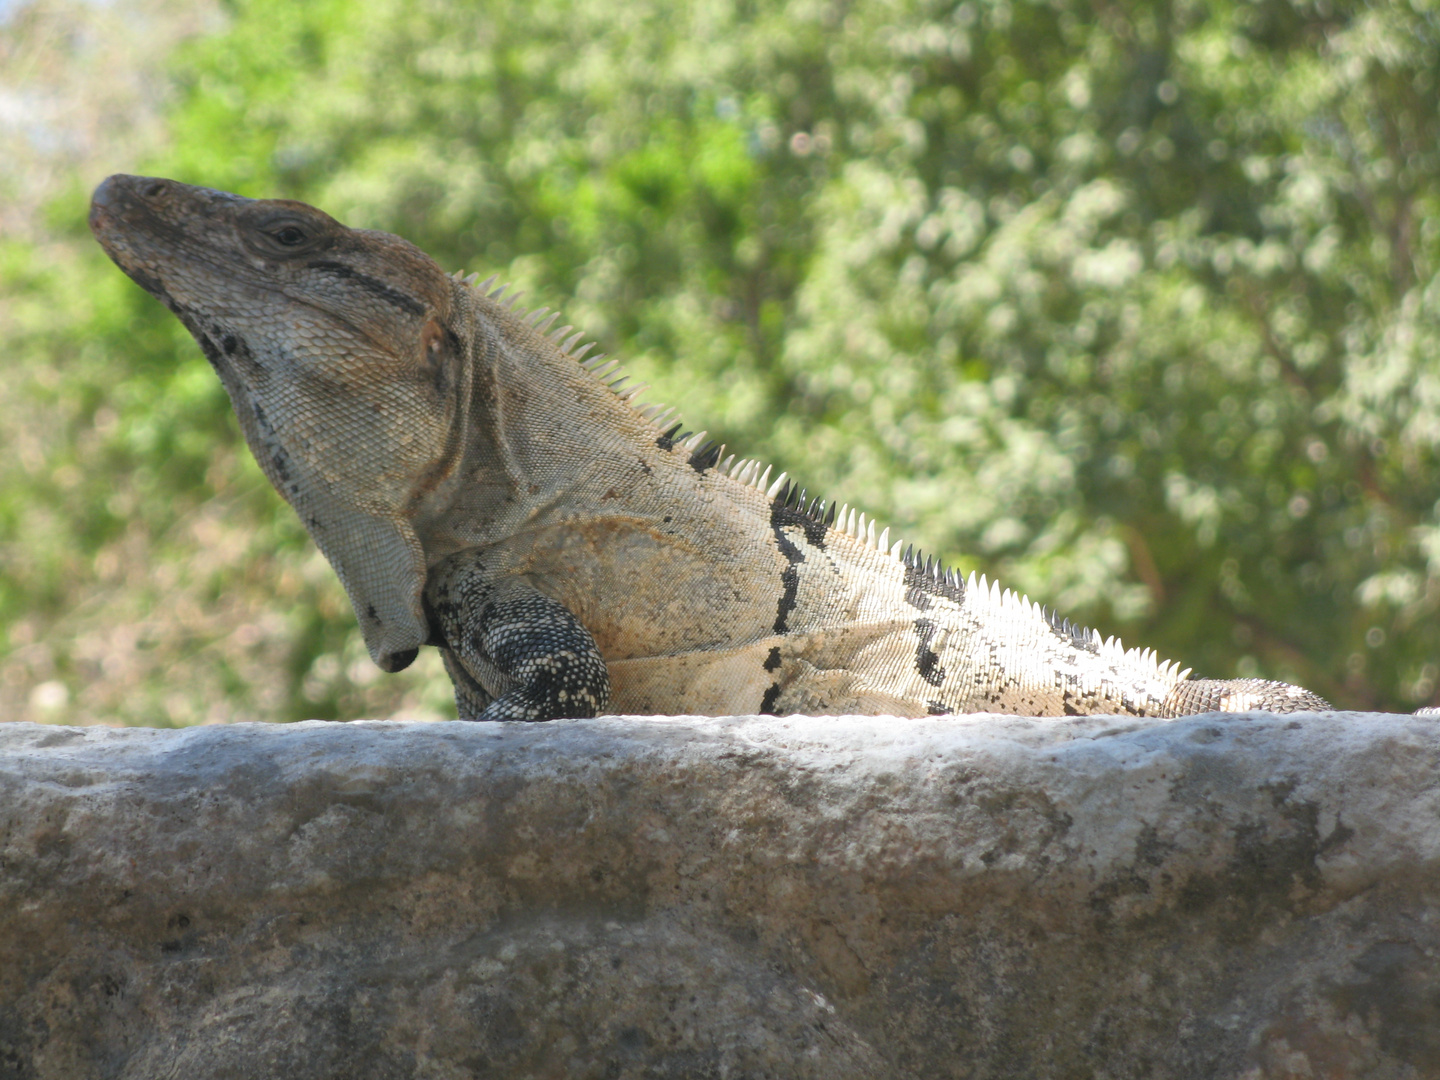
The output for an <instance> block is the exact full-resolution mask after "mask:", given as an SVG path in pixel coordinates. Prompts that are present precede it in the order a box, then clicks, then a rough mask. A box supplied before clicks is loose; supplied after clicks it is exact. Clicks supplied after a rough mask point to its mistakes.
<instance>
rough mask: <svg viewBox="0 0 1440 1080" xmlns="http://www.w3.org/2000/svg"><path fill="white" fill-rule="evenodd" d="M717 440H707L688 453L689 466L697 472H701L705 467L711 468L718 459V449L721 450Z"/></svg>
mask: <svg viewBox="0 0 1440 1080" xmlns="http://www.w3.org/2000/svg"><path fill="white" fill-rule="evenodd" d="M723 449H724V447H722V446H721V445H720V444H719V443H718V442H707V443H706V444H705V445H704V446H702V447H700V448H699V449H698V450H696V451H695V452H694V453H693V454H691V455H690V462H689V464H690V467H691V468H692V469H694V470H695V471H696V472H697V473H703V472H704V471H705V470H706V469H713V468H714V467H715V466H716V465H717V464H718V463H719V461H720V451H721V450H723Z"/></svg>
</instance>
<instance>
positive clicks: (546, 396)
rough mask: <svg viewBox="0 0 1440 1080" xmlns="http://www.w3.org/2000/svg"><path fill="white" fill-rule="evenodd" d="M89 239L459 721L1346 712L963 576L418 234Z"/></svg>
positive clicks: (282, 221) (143, 180) (183, 206)
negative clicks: (427, 652) (674, 400)
mask: <svg viewBox="0 0 1440 1080" xmlns="http://www.w3.org/2000/svg"><path fill="white" fill-rule="evenodd" d="M91 227H92V229H93V230H94V232H95V235H96V237H97V238H98V239H99V240H100V243H101V244H102V245H103V246H104V247H105V250H106V251H107V252H108V253H109V254H110V256H111V258H113V259H114V260H115V262H116V263H117V264H118V265H119V266H120V267H121V269H123V270H124V271H125V272H126V273H127V274H129V275H130V276H131V277H132V278H133V279H134V280H135V281H136V282H137V283H139V284H140V285H141V286H142V287H144V288H145V289H147V290H148V291H149V292H151V293H152V294H153V295H155V296H156V297H157V298H159V299H160V300H161V301H162V302H164V303H165V304H166V305H167V306H168V307H169V308H170V309H171V310H172V311H173V312H174V313H175V314H176V315H177V316H178V317H179V318H180V319H181V321H182V322H183V323H184V324H185V326H186V327H187V328H188V329H189V330H190V332H191V333H192V334H193V335H194V336H195V339H196V340H197V342H199V344H200V346H201V348H202V350H203V351H204V352H205V355H206V356H207V358H209V360H210V361H211V363H212V364H213V365H214V367H215V369H216V371H217V372H218V373H219V375H220V378H221V380H222V381H223V382H224V384H225V387H226V390H227V391H228V392H229V395H230V399H231V402H232V403H233V405H234V407H235V410H236V414H237V416H238V417H239V420H240V425H241V428H242V430H243V431H244V433H245V437H246V439H247V441H248V442H249V444H250V447H251V449H252V451H253V452H254V453H255V456H256V458H257V459H258V460H259V462H260V465H261V467H262V468H263V469H264V470H265V472H266V475H267V476H268V477H269V478H270V480H271V481H272V483H274V484H275V487H276V489H277V490H278V491H279V492H280V494H281V495H282V496H283V497H284V498H285V499H286V500H287V501H288V502H290V504H291V505H292V506H294V507H295V509H296V510H297V512H298V513H299V514H300V516H301V520H302V521H303V522H304V524H305V527H306V529H307V530H308V531H309V533H310V535H311V536H312V537H313V538H314V539H315V541H316V543H317V544H318V545H319V547H320V549H321V550H322V551H323V552H324V553H325V555H326V557H327V558H328V559H329V560H330V562H331V565H332V566H334V568H335V570H336V572H337V573H338V574H339V576H340V579H341V581H342V582H343V583H344V585H345V588H346V590H347V592H348V593H349V595H350V599H351V601H352V604H353V605H354V608H355V612H356V615H357V617H358V618H359V620H360V626H361V629H362V631H363V633H364V635H365V641H366V644H367V646H368V648H369V650H370V653H371V656H372V657H373V658H374V659H375V661H376V663H377V664H379V665H380V666H381V667H382V668H384V669H385V670H387V671H396V670H399V669H400V668H403V667H405V666H406V665H407V664H409V663H410V662H411V661H412V660H413V659H414V657H415V655H416V651H417V650H418V649H419V648H420V647H421V646H423V645H433V646H436V647H438V648H440V649H441V650H442V652H443V655H444V657H445V663H446V668H447V670H448V671H449V673H450V675H451V678H452V680H453V681H454V683H455V688H456V700H457V703H458V706H459V709H460V715H461V716H462V717H464V718H472V719H474V718H484V719H548V718H552V717H561V716H590V715H595V714H596V713H598V712H600V711H604V710H607V709H608V710H610V711H614V712H623V713H664V714H683V713H698V714H733V713H754V712H761V713H780V714H784V713H792V712H800V713H885V714H896V715H912V716H913V715H924V714H927V713H930V714H943V713H958V712H975V711H988V712H1009V713H1025V714H1032V715H1061V714H1080V713H1093V712H1105V713H1126V714H1132V715H1151V716H1155V715H1158V716H1175V715H1180V714H1183V713H1189V712H1197V711H1206V710H1210V709H1228V710H1238V709H1249V708H1261V709H1272V710H1276V711H1291V710H1295V709H1311V708H1328V705H1327V704H1326V703H1325V702H1324V701H1323V700H1322V699H1320V698H1318V697H1316V696H1315V695H1313V694H1310V693H1309V692H1308V691H1305V690H1302V689H1300V688H1297V687H1293V686H1289V685H1287V684H1284V683H1274V682H1267V681H1263V680H1254V679H1242V680H1229V681H1208V680H1190V679H1187V675H1188V672H1187V671H1182V670H1180V668H1179V667H1178V665H1175V664H1171V663H1160V662H1158V661H1157V659H1156V657H1155V656H1154V654H1153V653H1151V652H1148V651H1147V652H1137V651H1133V650H1132V651H1128V652H1127V651H1125V650H1124V649H1123V648H1121V646H1120V645H1119V644H1118V643H1117V642H1114V641H1108V642H1106V641H1102V640H1101V639H1100V637H1099V635H1098V634H1096V633H1094V632H1093V631H1090V630H1086V629H1082V628H1078V627H1074V626H1072V625H1071V624H1069V623H1068V622H1066V621H1064V620H1062V619H1059V618H1057V617H1055V616H1054V615H1052V614H1050V613H1049V612H1047V611H1045V610H1043V609H1041V608H1040V607H1038V606H1036V605H1034V604H1031V603H1030V602H1029V601H1028V600H1026V599H1024V598H1023V597H1020V596H1017V595H1015V594H1012V593H1010V592H1008V591H1005V592H1002V591H1001V590H1000V589H999V588H998V586H994V585H991V584H988V583H986V582H985V580H984V579H983V578H976V577H974V576H972V577H970V578H969V579H968V580H961V579H960V578H959V577H958V576H956V575H955V574H954V573H953V572H951V571H947V570H945V569H943V568H941V567H940V566H938V565H937V564H936V563H934V562H933V560H929V559H923V558H922V557H921V556H918V555H916V554H915V553H913V551H911V550H909V549H905V550H902V548H901V545H900V544H899V543H892V542H891V540H890V538H889V535H888V532H887V531H881V532H879V533H878V534H877V532H876V527H875V524H874V522H873V521H870V520H868V519H867V518H866V517H865V516H864V515H862V514H859V513H857V512H856V511H855V510H853V509H852V508H849V507H839V508H837V507H836V506H835V505H834V504H833V503H827V502H824V501H822V500H820V499H816V498H811V497H809V496H808V495H807V493H806V492H805V491H803V490H802V489H800V488H798V487H797V486H796V485H795V484H794V483H792V482H791V481H790V480H788V479H787V478H786V477H785V476H784V475H783V474H781V475H780V476H776V477H772V476H771V470H770V469H768V468H762V467H761V465H760V464H759V463H757V462H753V461H746V460H736V458H735V457H734V456H733V455H732V456H725V455H724V448H723V447H719V446H716V445H715V444H713V443H710V442H706V441H705V440H704V435H703V433H701V434H698V435H689V434H683V433H681V432H680V430H679V428H678V426H677V425H675V424H673V423H672V422H671V421H670V419H669V413H668V411H667V410H661V409H660V408H659V407H658V406H651V407H648V408H638V407H636V406H635V405H634V404H633V391H631V390H628V389H626V388H625V387H624V386H622V383H623V382H624V380H623V379H619V378H617V377H616V373H615V372H614V371H613V365H611V364H605V363H602V362H600V361H599V360H587V359H585V355H586V351H587V349H588V346H587V347H585V348H578V347H577V346H578V345H579V342H580V338H581V335H579V334H574V333H572V332H571V331H572V328H571V327H568V326H566V327H562V328H560V329H558V330H556V329H552V324H553V323H554V321H555V318H556V316H554V315H551V314H547V310H546V309H540V310H538V311H534V312H526V311H524V310H523V309H521V308H518V307H516V306H515V303H514V301H515V297H513V296H512V297H510V298H508V299H506V298H505V297H504V295H503V294H504V288H503V287H502V288H500V289H497V290H495V291H493V292H487V287H488V284H489V283H486V285H485V286H481V287H478V288H477V287H474V286H473V285H472V284H471V283H470V281H462V280H460V279H459V278H458V276H457V277H451V276H447V275H446V274H445V273H444V272H443V271H442V270H441V269H440V268H439V267H438V266H437V265H436V264H435V263H434V262H433V261H432V260H431V259H429V258H428V257H427V256H426V255H424V254H423V253H422V252H420V251H419V250H418V249H417V248H415V247H414V246H413V245H411V244H409V243H407V242H406V241H404V240H401V239H400V238H398V237H394V236H390V235H388V234H386V233H379V232H371V231H366V230H356V229H348V228H346V227H345V226H343V225H341V224H340V223H338V222H336V221H334V220H333V219H332V218H330V217H328V216H327V215H325V214H323V213H322V212H320V211H318V210H316V209H314V208H312V207H308V206H305V205H304V204H301V203H295V202H289V201H284V200H250V199H244V198H241V197H239V196H236V195H230V194H227V193H224V192H217V191H210V190H208V189H204V188H196V187H190V186H188V185H184V184H179V183H176V182H175V181H171V180H161V179H156V178H147V177H128V176H113V177H111V178H110V179H108V180H106V181H105V182H104V183H103V184H102V185H101V186H100V187H99V188H98V189H97V190H96V193H95V196H94V200H93V202H92V208H91ZM471 280H473V279H471Z"/></svg>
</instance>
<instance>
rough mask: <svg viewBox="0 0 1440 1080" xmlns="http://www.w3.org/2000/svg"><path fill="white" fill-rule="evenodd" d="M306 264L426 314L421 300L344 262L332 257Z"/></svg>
mask: <svg viewBox="0 0 1440 1080" xmlns="http://www.w3.org/2000/svg"><path fill="white" fill-rule="evenodd" d="M305 265H306V266H307V267H309V268H310V269H311V270H324V271H325V272H327V273H330V274H334V275H335V276H336V277H338V278H342V279H343V280H345V281H353V282H354V283H355V284H356V285H359V286H360V287H361V288H362V289H367V290H369V291H370V292H372V293H374V294H375V295H376V296H378V297H380V299H382V300H384V301H385V302H386V303H388V304H393V305H394V306H395V307H398V308H399V309H400V310H401V311H405V312H408V313H409V314H411V315H424V314H425V311H426V308H425V305H424V304H422V303H420V301H418V300H416V299H415V298H414V297H413V296H407V295H405V293H402V292H400V291H399V290H398V289H395V288H392V287H391V286H389V285H386V284H385V282H383V281H381V280H380V279H379V278H373V277H371V276H370V275H369V274H362V273H360V271H358V270H354V269H351V268H350V267H348V266H346V265H345V264H344V263H338V262H334V261H332V260H330V259H315V260H314V261H312V262H308V263H306V264H305Z"/></svg>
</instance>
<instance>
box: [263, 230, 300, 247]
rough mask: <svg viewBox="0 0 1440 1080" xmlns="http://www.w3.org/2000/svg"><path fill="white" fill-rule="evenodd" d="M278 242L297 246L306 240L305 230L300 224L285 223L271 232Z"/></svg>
mask: <svg viewBox="0 0 1440 1080" xmlns="http://www.w3.org/2000/svg"><path fill="white" fill-rule="evenodd" d="M270 236H271V237H272V238H273V239H274V241H275V242H276V243H277V244H283V245H284V246H285V247H297V246H299V245H300V244H303V243H304V242H305V230H304V229H302V228H300V227H299V226H298V225H285V226H282V227H281V228H279V229H276V230H275V231H274V232H272V233H271V234H270Z"/></svg>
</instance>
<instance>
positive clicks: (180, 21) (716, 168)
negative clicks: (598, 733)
mask: <svg viewBox="0 0 1440 1080" xmlns="http://www.w3.org/2000/svg"><path fill="white" fill-rule="evenodd" d="M1437 80H1440V7H1437V3H1436V2H1434V0H1374V2H1371V3H1344V2H1339V0H1293V2H1292V0H1255V2H1248V0H1247V2H1234V0H1214V2H1208V3H1201V2H1191V0H1173V2H1165V0H1157V2H1138V0H1040V2H1031V0H1013V2H1006V0H993V2H979V0H964V2H961V3H954V2H932V0H889V2H881V0H874V2H846V0H750V2H744V0H736V2H725V0H700V2H694V3H685V2H680V0H662V2H654V0H626V2H625V3H617V2H615V0H527V2H525V3H510V2H504V3H502V2H498V0H479V2H462V0H414V2H407V3H402V2H392V0H367V2H363V3H357V2H355V0H344V2H338V0H307V2H306V3H303V4H302V3H296V2H295V0H234V2H231V3H217V2H215V0H199V2H191V0H186V2H183V3H180V2H173V0H110V2H108V3H81V2H75V0H53V2H52V0H35V2H26V0H0V364H3V379H0V573H3V576H0V717H3V718H5V719H35V720H48V721H56V722H68V723H94V722H109V723H136V724H160V725H165V724H176V725H180V724H194V723H202V722H216V721H232V720H253V719H262V720H289V719H301V718H307V717H341V718H353V717H359V716H395V715H400V716H411V717H418V716H436V717H439V716H446V715H453V713H452V712H451V711H450V710H451V706H450V701H449V698H450V691H449V686H448V683H447V681H446V680H445V678H444V676H443V674H442V673H441V672H440V669H439V665H438V663H437V662H436V661H435V659H434V657H433V656H431V657H427V658H425V659H424V660H422V661H421V662H420V663H418V664H417V665H416V667H415V668H414V669H412V670H411V671H408V672H406V673H404V674H402V675H398V676H386V675H382V674H381V673H380V672H379V671H377V670H376V669H375V668H374V667H373V666H372V665H371V664H370V662H369V660H368V658H367V657H366V654H365V650H364V647H363V645H362V643H361V641H360V637H359V634H358V632H357V630H356V628H355V625H354V620H353V617H352V615H351V612H350V610H349V606H348V604H347V603H346V601H345V598H344V595H343V593H342V592H341V590H340V588H339V586H338V585H337V583H336V582H335V580H334V577H333V575H332V574H331V572H330V570H329V569H328V567H327V566H326V564H325V563H324V561H323V559H321V558H320V556H319V555H318V554H317V553H316V552H315V550H314V548H313V547H312V545H311V544H310V543H309V541H308V540H307V539H306V537H305V535H304V534H303V532H302V530H301V528H300V526H299V524H298V522H297V521H296V520H295V519H294V516H293V514H292V513H291V512H290V511H289V510H288V509H287V508H286V507H284V506H283V504H281V503H280V501H279V500H278V498H277V497H276V496H275V495H274V494H273V493H272V491H271V490H270V488H269V485H268V484H267V483H266V482H265V481H264V479H263V477H262V476H261V474H260V472H259V470H258V468H257V467H256V466H255V464H254V462H253V461H252V460H251V459H250V457H249V454H248V452H247V451H246V450H245V448H244V446H243V444H242V443H241V440H240V437H239V433H238V429H237V427H236V424H235V422H234V420H233V418H232V416H231V414H230V409H229V405H228V403H227V401H226V398H225V395H224V393H223V391H222V390H221V387H220V384H219V382H218V380H216V379H215V378H214V376H213V375H212V373H211V372H210V370H209V369H208V367H207V365H206V363H205V361H204V360H203V358H202V357H201V355H200V352H199V349H198V348H197V347H196V346H195V345H194V344H193V342H192V341H191V339H190V338H189V337H188V335H186V334H185V332H184V331H183V329H182V328H181V327H180V326H179V324H178V323H177V322H176V321H175V320H174V319H173V318H171V317H170V316H169V315H168V314H167V313H166V312H165V311H164V310H163V309H162V308H161V307H160V305H159V304H158V303H156V302H155V301H153V300H151V299H150V298H149V297H147V296H146V295H145V294H143V293H142V292H141V291H140V290H139V289H138V288H137V287H135V286H134V285H133V284H131V283H130V282H129V281H128V280H127V279H126V278H124V277H123V276H122V275H121V274H120V273H119V271H117V270H116V269H115V268H114V267H113V266H111V265H110V264H109V263H108V262H107V261H106V259H105V258H104V256H103V255H102V254H101V252H100V251H99V249H98V248H97V247H96V246H95V245H94V243H93V242H92V241H91V239H90V237H89V234H88V232H87V230H86V227H85V213H86V203H87V198H88V194H89V191H90V190H91V189H92V187H93V186H94V184H95V183H96V182H97V181H98V180H100V179H101V178H102V177H104V176H105V175H107V174H108V173H111V172H139V173H149V174H159V175H165V176H170V177H175V178H178V179H181V180H185V181H189V182H192V183H200V184H205V185H208V186H213V187H219V188H224V189H229V190H233V191H239V192H241V193H244V194H247V195H257V196H275V195H284V196H289V197H294V198H300V199H303V200H306V201H308V202H312V203H315V204H318V205H319V206H321V207H323V208H324V209H326V210H327V211H329V212H330V213H332V214H333V215H334V216H336V217H338V218H340V219H341V220H342V221H345V222H346V223H348V224H351V225H358V226H367V227H373V228H382V229H387V230H390V231H393V232H398V233H401V234H403V235H404V236H406V237H408V238H409V239H411V240H413V241H415V242H416V243H417V244H419V245H420V246H421V247H422V248H424V249H426V250H427V251H429V252H430V253H431V254H433V255H434V256H435V257H436V258H437V259H438V260H439V261H440V262H441V264H442V265H444V266H445V267H446V268H447V269H450V270H455V269H465V270H479V271H481V272H482V273H483V274H486V275H488V274H490V273H491V272H495V271H499V272H500V273H501V274H502V275H503V276H504V277H505V278H507V279H510V280H513V281H515V282H516V283H517V284H518V286H519V287H521V288H523V289H525V290H526V291H527V293H528V294H529V296H530V297H531V298H532V299H533V300H534V302H539V303H548V304H551V305H557V304H558V305H560V306H562V307H563V308H564V310H565V311H566V321H568V322H573V323H575V324H576V325H578V326H582V327H585V328H587V329H588V331H589V333H590V334H591V335H592V336H594V337H595V338H596V339H598V341H599V342H600V347H601V348H602V349H603V351H605V352H608V353H610V354H611V355H615V356H619V357H622V358H624V359H625V361H626V363H627V366H628V367H629V368H630V369H631V370H632V372H633V373H634V374H635V375H636V376H637V377H638V378H640V379H641V380H643V381H646V382H650V383H652V384H653V386H654V389H653V390H652V391H650V392H649V393H648V394H647V395H646V396H647V399H648V400H655V401H666V402H667V403H673V404H676V405H678V406H680V407H681V409H682V412H683V415H684V416H685V418H686V420H687V421H688V422H689V426H691V427H695V428H698V427H704V428H707V429H708V430H709V431H710V432H711V433H712V435H716V436H719V437H720V438H723V439H724V441H726V442H727V443H729V444H730V446H731V447H732V448H735V449H739V450H741V451H743V452H744V453H745V454H747V455H750V456H762V457H767V458H771V459H774V460H775V461H777V462H778V463H780V467H783V468H785V469H788V470H789V471H790V472H791V474H792V475H795V476H797V477H798V478H799V479H800V480H801V481H802V482H804V483H805V484H806V485H807V486H808V487H809V488H810V490H812V491H821V492H824V493H827V494H831V495H833V496H835V497H838V498H840V499H842V500H843V501H848V502H851V503H858V504H859V505H861V506H863V507H865V508H867V509H869V510H871V511H873V512H874V513H875V514H876V515H877V516H878V517H879V518H880V520H881V522H882V523H889V524H890V525H892V527H893V528H894V534H895V535H901V536H904V537H906V539H907V540H911V541H914V542H916V543H917V544H919V545H920V546H922V547H924V548H925V549H926V550H927V551H931V552H934V553H935V554H937V555H939V556H942V557H943V558H944V559H945V560H946V561H947V562H948V563H951V564H954V565H958V566H959V567H961V568H962V569H964V570H966V571H968V570H971V569H978V570H981V571H984V572H986V573H989V574H991V575H998V576H999V577H1000V579H1001V580H1002V581H1003V582H1005V583H1006V584H1008V585H1010V586H1013V587H1017V588H1019V589H1022V590H1024V591H1025V592H1027V593H1028V594H1029V595H1030V596H1031V597H1032V598H1035V599H1037V600H1039V601H1043V602H1045V603H1047V604H1050V605H1052V606H1055V607H1058V608H1059V609H1060V610H1061V611H1063V612H1065V613H1067V614H1069V615H1071V616H1072V617H1075V618H1077V619H1080V620H1083V621H1085V622H1087V623H1090V624H1092V625H1095V626H1098V627H1099V628H1100V629H1101V630H1102V631H1103V632H1105V633H1106V634H1110V633H1116V634H1120V635H1121V636H1122V637H1124V638H1125V639H1126V640H1127V641H1128V642H1131V643H1136V644H1144V645H1150V646H1154V647H1156V648H1157V649H1158V650H1159V651H1160V652H1161V653H1162V654H1164V655H1166V656H1173V657H1176V658H1179V659H1182V660H1184V661H1185V662H1186V663H1188V664H1191V665H1193V666H1194V667H1195V668H1196V669H1197V670H1198V671H1201V672H1203V673H1205V674H1207V675H1213V676H1235V675H1264V676H1268V677H1274V678H1283V679H1288V680H1291V681H1294V682H1299V683H1302V684H1305V685H1307V686H1310V687H1312V688H1313V689H1315V690H1317V691H1319V692H1320V693H1323V694H1325V695H1327V696H1329V697H1331V698H1332V699H1333V700H1335V701H1336V702H1337V703H1339V704H1342V705H1344V706H1349V707H1358V708H1379V709H1396V710H1409V709H1412V708H1414V707H1416V706H1417V705H1421V704H1433V703H1437V702H1440V692H1437V682H1440V667H1437V664H1440V610H1437V609H1440V475H1437V464H1440V453H1437V449H1440V276H1437V270H1440V86H1437Z"/></svg>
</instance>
